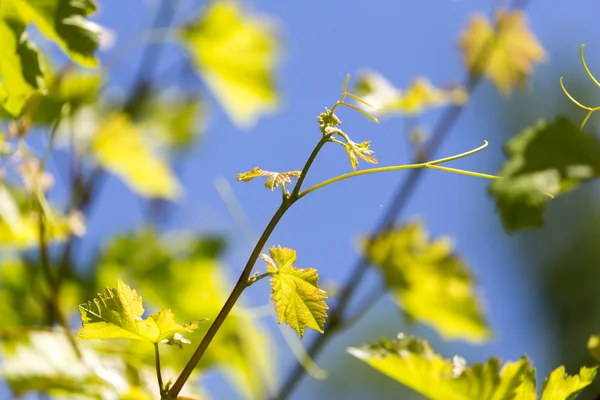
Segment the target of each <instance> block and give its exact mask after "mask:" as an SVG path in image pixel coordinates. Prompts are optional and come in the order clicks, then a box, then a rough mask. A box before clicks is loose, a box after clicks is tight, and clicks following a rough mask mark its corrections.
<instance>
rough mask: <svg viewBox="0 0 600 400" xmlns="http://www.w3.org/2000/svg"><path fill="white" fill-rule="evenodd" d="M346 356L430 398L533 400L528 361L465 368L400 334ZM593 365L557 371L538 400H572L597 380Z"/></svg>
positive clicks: (460, 361) (456, 359)
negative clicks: (575, 371) (571, 372)
mask: <svg viewBox="0 0 600 400" xmlns="http://www.w3.org/2000/svg"><path fill="white" fill-rule="evenodd" d="M348 352H349V353H350V354H352V355H353V356H355V357H357V358H359V359H361V360H363V361H364V362H366V363H367V364H369V365H370V366H371V367H373V368H375V369H377V370H378V371H380V372H382V373H384V374H385V375H388V376H389V377H391V378H393V379H395V380H396V381H398V382H400V383H402V384H403V385H406V386H408V387H410V388H411V389H413V390H414V391H416V392H418V393H420V394H422V395H423V396H425V397H427V398H430V399H434V400H516V399H519V400H536V399H537V397H536V382H535V369H533V368H532V367H531V364H530V363H529V361H528V360H527V358H526V357H522V358H521V359H520V360H519V361H516V362H506V363H505V364H504V365H503V366H502V368H500V361H499V360H498V359H496V358H490V359H489V360H488V361H487V362H486V363H478V364H474V365H473V366H471V367H467V365H466V362H465V360H464V359H462V358H461V357H459V356H454V358H453V359H452V360H449V359H444V358H442V357H441V356H440V355H439V354H436V353H435V352H434V351H433V350H432V348H431V347H430V346H429V343H427V342H426V341H425V340H422V339H417V338H415V337H412V336H409V337H406V336H404V335H403V334H399V335H398V338H397V339H395V340H391V341H387V340H381V341H380V342H379V343H376V344H372V345H367V346H363V347H359V348H356V347H350V348H349V349H348ZM596 370H597V367H593V368H587V367H582V368H581V370H580V371H579V374H578V375H575V376H568V375H566V374H565V368H564V367H562V366H561V367H558V368H557V369H555V370H554V371H553V372H552V373H551V374H550V376H549V377H548V379H546V381H545V382H544V385H543V387H542V397H541V400H572V399H574V398H575V396H576V395H577V394H578V393H579V392H581V390H583V389H584V388H585V387H586V386H588V385H590V384H591V383H592V381H593V380H594V378H595V376H596Z"/></svg>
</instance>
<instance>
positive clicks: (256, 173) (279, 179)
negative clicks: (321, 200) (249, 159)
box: [237, 167, 301, 192]
mask: <svg viewBox="0 0 600 400" xmlns="http://www.w3.org/2000/svg"><path fill="white" fill-rule="evenodd" d="M300 173H301V172H300V171H288V172H271V171H265V170H262V169H260V168H259V167H254V168H252V169H251V170H250V171H247V172H242V173H240V174H237V180H238V181H244V182H250V181H251V180H252V179H254V178H258V177H263V178H267V180H266V181H265V187H266V188H267V189H270V190H271V192H272V191H274V190H275V188H276V187H278V186H285V185H286V184H287V183H292V178H298V177H299V176H300Z"/></svg>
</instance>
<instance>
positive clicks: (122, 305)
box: [77, 281, 198, 344]
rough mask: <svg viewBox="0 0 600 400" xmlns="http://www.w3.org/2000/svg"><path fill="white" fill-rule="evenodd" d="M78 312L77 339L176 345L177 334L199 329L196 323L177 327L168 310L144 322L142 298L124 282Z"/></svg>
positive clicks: (99, 295) (81, 306) (107, 290)
mask: <svg viewBox="0 0 600 400" xmlns="http://www.w3.org/2000/svg"><path fill="white" fill-rule="evenodd" d="M79 311H80V312H81V321H82V323H83V324H82V327H81V329H79V332H77V338H78V339H136V340H144V341H148V342H152V343H159V342H162V341H165V340H166V341H168V343H169V344H173V343H175V340H174V337H175V335H181V334H182V333H188V332H192V331H194V330H195V329H197V328H198V323H197V322H193V323H190V324H186V325H179V324H177V323H176V322H175V316H174V315H173V313H172V312H171V310H169V309H164V310H162V311H161V312H159V313H156V314H152V315H150V316H149V317H148V318H146V319H144V320H143V319H142V314H143V313H144V308H143V307H142V298H141V297H140V296H138V294H137V293H136V291H135V290H132V289H131V288H130V287H129V286H127V285H126V284H124V283H123V282H122V281H118V283H117V287H116V288H106V292H105V293H98V297H96V298H95V299H94V300H92V301H88V302H87V303H85V304H82V305H80V306H79ZM171 342H173V343H171ZM166 343H167V342H166ZM179 343H184V341H182V340H177V343H175V344H179ZM188 343H189V342H188Z"/></svg>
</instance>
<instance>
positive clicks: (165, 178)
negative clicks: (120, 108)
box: [92, 114, 181, 200]
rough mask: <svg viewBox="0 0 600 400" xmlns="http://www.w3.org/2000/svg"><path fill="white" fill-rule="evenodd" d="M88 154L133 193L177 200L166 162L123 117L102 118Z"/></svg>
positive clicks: (178, 189)
mask: <svg viewBox="0 0 600 400" xmlns="http://www.w3.org/2000/svg"><path fill="white" fill-rule="evenodd" d="M92 151H93V153H94V154H95V155H96V157H97V159H98V162H99V163H100V165H102V166H103V167H104V168H106V169H107V170H109V171H111V172H113V173H114V174H116V175H118V176H119V177H120V178H121V179H123V180H124V181H125V182H126V183H127V184H128V185H129V186H130V187H131V189H133V190H134V191H136V192H137V193H139V194H141V195H144V196H149V197H163V198H165V199H169V200H175V199H177V198H178V197H179V196H180V192H181V187H180V185H179V182H178V181H177V179H176V178H175V176H174V175H173V172H172V171H171V169H170V168H169V166H168V165H167V163H166V161H165V160H163V159H162V158H161V157H159V156H158V154H156V153H155V152H154V151H153V149H152V147H151V145H150V143H149V142H148V141H147V140H146V139H145V137H144V136H143V135H142V132H140V130H139V129H138V127H136V126H135V125H134V124H133V123H132V122H131V121H130V120H129V118H128V117H127V116H126V115H124V114H113V115H110V116H108V117H106V119H105V120H104V122H103V123H102V124H101V125H100V127H99V128H98V131H97V132H96V133H95V136H94V138H93V139H92Z"/></svg>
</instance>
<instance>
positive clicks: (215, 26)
mask: <svg viewBox="0 0 600 400" xmlns="http://www.w3.org/2000/svg"><path fill="white" fill-rule="evenodd" d="M181 34H182V37H183V40H184V42H185V45H186V47H187V48H188V50H189V51H190V52H191V53H192V56H193V59H194V62H195V64H196V66H197V68H198V70H199V73H200V75H201V76H202V78H203V80H204V81H205V82H206V84H207V85H208V86H209V87H210V89H211V90H212V91H213V93H214V94H215V96H216V98H217V99H218V100H219V102H220V103H221V105H222V106H223V108H224V109H225V111H226V112H227V114H228V115H229V117H230V118H231V119H232V120H233V122H234V123H235V124H236V125H238V126H240V127H243V128H248V127H250V126H252V125H253V124H254V123H255V122H256V120H257V119H258V117H259V116H260V115H261V114H263V113H265V112H268V111H272V110H274V109H275V107H276V105H277V102H278V96H277V92H276V90H275V84H274V77H273V75H274V74H273V71H274V68H275V65H276V61H277V54H276V50H277V47H278V41H277V39H276V37H275V35H274V33H273V32H272V29H270V27H269V25H268V24H267V23H266V22H265V21H264V20H261V19H256V18H254V17H251V16H248V15H246V14H245V13H243V12H242V10H241V8H240V5H239V4H238V3H237V2H234V1H215V2H211V3H210V4H209V6H208V8H207V9H206V10H205V11H204V13H203V14H202V15H201V16H200V18H199V19H198V20H197V21H195V22H194V23H193V24H192V25H189V26H187V27H185V28H184V29H183V30H182V32H181Z"/></svg>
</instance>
